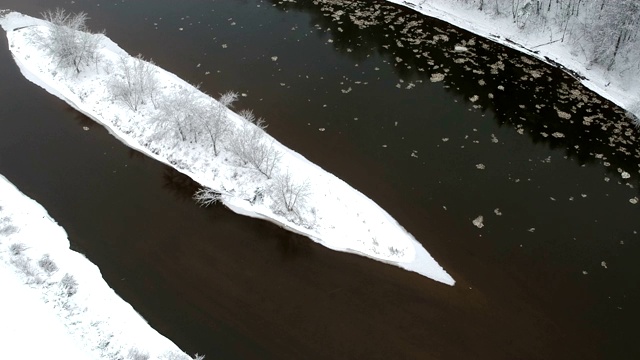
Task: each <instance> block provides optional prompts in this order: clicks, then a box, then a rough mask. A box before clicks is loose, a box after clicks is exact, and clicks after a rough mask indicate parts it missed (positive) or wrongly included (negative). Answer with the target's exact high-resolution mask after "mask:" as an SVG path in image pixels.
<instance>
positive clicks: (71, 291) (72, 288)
mask: <svg viewBox="0 0 640 360" xmlns="http://www.w3.org/2000/svg"><path fill="white" fill-rule="evenodd" d="M60 288H61V289H62V290H63V291H64V292H65V293H66V294H67V296H69V297H71V296H73V295H75V294H76V293H77V292H78V282H77V281H76V279H75V278H74V277H73V275H71V274H69V273H67V274H64V276H63V277H62V280H60Z"/></svg>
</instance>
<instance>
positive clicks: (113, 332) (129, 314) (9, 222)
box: [0, 175, 190, 360]
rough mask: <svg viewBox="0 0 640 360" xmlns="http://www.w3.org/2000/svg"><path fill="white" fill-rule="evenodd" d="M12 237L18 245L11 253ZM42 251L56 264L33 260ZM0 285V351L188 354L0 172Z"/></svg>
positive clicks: (176, 359) (21, 355)
mask: <svg viewBox="0 0 640 360" xmlns="http://www.w3.org/2000/svg"><path fill="white" fill-rule="evenodd" d="M14 244H23V245H24V246H23V249H24V250H23V251H21V253H20V254H14V252H12V251H11V246H12V245H14ZM45 254H48V255H49V258H50V259H51V261H53V263H55V265H56V266H57V268H58V269H57V270H56V271H54V272H51V273H49V272H47V271H45V270H44V269H43V268H42V267H40V266H39V264H38V260H40V259H41V258H42V256H43V255H45ZM17 264H20V265H17ZM25 269H26V270H25ZM65 274H70V275H71V276H73V277H74V278H75V280H76V281H77V293H75V294H73V295H72V296H68V295H67V293H66V292H65V290H64V289H63V288H62V287H61V286H60V283H61V280H62V278H63V277H64V276H65ZM0 286H1V287H2V296H0V359H3V360H4V359H7V360H9V359H73V360H75V359H116V358H119V359H121V358H126V356H127V355H128V353H129V351H130V349H132V348H135V349H139V350H140V351H141V352H144V353H148V354H149V356H150V359H173V360H186V359H190V357H189V356H187V355H186V354H184V353H183V352H182V351H180V349H179V348H178V347H177V346H176V345H175V344H174V343H173V342H171V341H170V340H168V339H167V338H165V337H164V336H162V335H161V334H159V333H158V332H157V331H156V330H154V329H153V328H152V327H151V326H149V324H147V322H146V321H145V320H144V319H143V318H142V317H141V316H140V315H139V314H138V313H137V312H136V311H135V310H134V309H133V308H132V307H131V305H129V304H128V303H126V302H125V301H124V300H122V298H120V297H119V296H118V295H117V294H116V293H115V292H114V291H113V290H112V289H111V288H110V287H109V285H108V284H107V283H106V282H105V281H104V280H103V278H102V275H101V274H100V270H99V269H98V268H97V267H96V266H95V265H94V264H93V263H91V262H90V261H89V260H87V258H85V257H84V256H83V255H82V254H79V253H77V252H75V251H72V250H71V249H69V240H68V238H67V234H66V232H65V231H64V229H62V227H60V226H59V225H58V224H57V223H56V222H55V221H54V220H53V219H52V218H51V217H50V216H49V215H48V214H47V211H46V210H45V209H44V208H43V207H42V206H41V205H39V204H38V203H36V202H35V201H33V200H31V199H30V198H28V197H27V196H26V195H24V194H22V193H21V192H20V191H19V190H18V189H17V188H16V187H15V186H13V184H11V183H10V182H9V180H7V179H6V178H5V177H3V176H1V175H0ZM172 356H173V357H172Z"/></svg>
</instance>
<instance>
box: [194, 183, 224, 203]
mask: <svg viewBox="0 0 640 360" xmlns="http://www.w3.org/2000/svg"><path fill="white" fill-rule="evenodd" d="M193 199H194V200H195V201H196V202H197V203H198V204H199V205H200V206H204V207H207V206H209V205H213V204H215V203H217V202H219V201H220V200H222V193H220V192H219V191H215V190H213V189H210V188H208V187H203V188H201V189H199V190H198V191H196V193H195V194H193Z"/></svg>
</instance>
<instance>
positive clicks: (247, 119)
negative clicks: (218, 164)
mask: <svg viewBox="0 0 640 360" xmlns="http://www.w3.org/2000/svg"><path fill="white" fill-rule="evenodd" d="M240 115H241V116H242V117H243V118H244V121H243V122H242V125H241V126H240V127H239V128H237V129H236V130H235V132H234V134H233V135H232V136H230V138H229V141H228V146H229V151H230V152H231V153H232V154H234V155H235V156H236V157H237V158H238V159H239V160H240V161H242V162H243V163H244V165H249V166H250V167H252V168H253V169H255V170H257V171H258V172H260V173H261V174H262V175H264V176H266V177H267V179H270V178H271V175H272V174H273V171H274V169H275V168H276V167H277V165H278V163H279V162H280V158H281V157H282V154H281V153H280V152H279V151H278V150H277V149H276V148H275V146H274V144H273V140H268V139H267V138H266V137H265V131H264V129H265V128H266V126H265V124H264V120H263V119H262V118H256V117H255V116H254V115H253V113H252V112H251V111H244V112H241V113H240Z"/></svg>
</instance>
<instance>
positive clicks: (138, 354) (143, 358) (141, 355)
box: [127, 348, 149, 360]
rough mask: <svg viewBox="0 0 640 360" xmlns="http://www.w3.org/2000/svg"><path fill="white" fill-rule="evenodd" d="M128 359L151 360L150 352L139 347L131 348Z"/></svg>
mask: <svg viewBox="0 0 640 360" xmlns="http://www.w3.org/2000/svg"><path fill="white" fill-rule="evenodd" d="M127 359H130V360H149V353H147V352H144V351H142V350H140V349H138V348H131V349H129V353H128V354H127Z"/></svg>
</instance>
